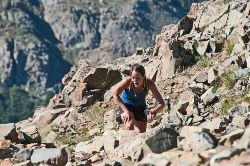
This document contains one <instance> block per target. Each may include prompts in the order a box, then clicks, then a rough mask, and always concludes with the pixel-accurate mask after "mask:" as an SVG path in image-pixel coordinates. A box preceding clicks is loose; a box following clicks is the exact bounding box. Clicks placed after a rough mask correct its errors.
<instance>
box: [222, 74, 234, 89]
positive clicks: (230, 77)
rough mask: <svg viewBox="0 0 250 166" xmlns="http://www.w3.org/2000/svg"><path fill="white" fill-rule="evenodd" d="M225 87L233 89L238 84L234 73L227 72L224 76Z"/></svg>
mask: <svg viewBox="0 0 250 166" xmlns="http://www.w3.org/2000/svg"><path fill="white" fill-rule="evenodd" d="M222 81H223V85H225V86H226V87H227V88H229V89H232V88H233V87H234V85H235V84H236V76H235V74H234V73H233V72H225V73H223V74H222Z"/></svg>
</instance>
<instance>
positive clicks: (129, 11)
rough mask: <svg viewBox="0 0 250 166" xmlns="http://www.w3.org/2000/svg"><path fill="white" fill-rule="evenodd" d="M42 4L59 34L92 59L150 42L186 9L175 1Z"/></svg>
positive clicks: (76, 0)
mask: <svg viewBox="0 0 250 166" xmlns="http://www.w3.org/2000/svg"><path fill="white" fill-rule="evenodd" d="M42 4H43V6H44V9H45V10H44V19H45V20H46V21H47V22H48V23H49V24H50V25H51V27H52V29H53V31H54V33H55V36H56V38H57V39H58V40H60V41H61V42H62V44H63V46H64V47H65V48H66V49H67V48H70V49H75V50H78V52H79V55H78V56H82V57H85V58H86V57H87V58H88V59H90V61H91V63H103V62H107V61H108V60H110V59H114V58H117V57H120V56H128V55H131V54H132V53H133V52H134V50H135V48H136V47H138V46H141V47H147V46H150V45H151V43H152V42H153V40H154V36H155V35H156V33H158V32H157V31H159V29H160V27H161V26H162V25H165V24H167V23H170V22H176V21H177V20H178V19H179V18H181V17H182V16H183V15H184V11H185V10H183V8H181V6H180V5H178V3H176V2H174V1H170V2H165V1H147V0H144V1H139V0H133V1H122V0H119V1H105V0H104V1H97V0H95V1H85V2H82V1H79V0H74V1H70V2H69V1H49V0H43V1H42ZM177 11H178V12H177ZM172 13H173V14H172ZM156 19H157V22H155V21H154V20H156ZM92 49H94V52H90V50H92Z"/></svg>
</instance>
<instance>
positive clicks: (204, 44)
mask: <svg viewBox="0 0 250 166" xmlns="http://www.w3.org/2000/svg"><path fill="white" fill-rule="evenodd" d="M208 46H209V41H203V42H199V43H198V48H197V52H198V53H199V54H200V55H205V53H206V52H207V49H208Z"/></svg>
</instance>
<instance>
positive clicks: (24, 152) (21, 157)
mask: <svg viewBox="0 0 250 166" xmlns="http://www.w3.org/2000/svg"><path fill="white" fill-rule="evenodd" d="M31 154H32V150H30V149H27V148H26V149H21V150H19V151H18V152H17V153H15V154H14V155H13V157H14V160H15V161H16V162H18V163H21V162H25V161H27V160H29V159H30V156H31Z"/></svg>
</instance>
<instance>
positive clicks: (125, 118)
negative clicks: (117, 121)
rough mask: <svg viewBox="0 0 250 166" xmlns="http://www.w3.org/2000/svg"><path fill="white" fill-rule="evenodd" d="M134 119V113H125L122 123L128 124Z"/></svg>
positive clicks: (122, 116)
mask: <svg viewBox="0 0 250 166" xmlns="http://www.w3.org/2000/svg"><path fill="white" fill-rule="evenodd" d="M132 117H133V113H132V112H130V111H124V112H123V113H122V114H121V118H122V121H123V123H124V124H125V123H127V122H129V121H130V120H131V119H132Z"/></svg>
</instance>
